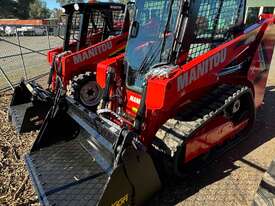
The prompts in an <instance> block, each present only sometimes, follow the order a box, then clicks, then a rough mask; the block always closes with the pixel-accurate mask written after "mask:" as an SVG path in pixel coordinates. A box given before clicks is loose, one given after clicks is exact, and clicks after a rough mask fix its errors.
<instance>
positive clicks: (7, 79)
mask: <svg viewBox="0 0 275 206" xmlns="http://www.w3.org/2000/svg"><path fill="white" fill-rule="evenodd" d="M0 71H1V73H2V75H3V76H4V78H5V79H6V81H7V82H8V83H9V85H10V87H11V89H12V90H13V91H14V86H13V85H12V83H11V81H10V79H9V78H8V76H7V75H6V73H5V72H4V70H3V69H2V67H1V66H0Z"/></svg>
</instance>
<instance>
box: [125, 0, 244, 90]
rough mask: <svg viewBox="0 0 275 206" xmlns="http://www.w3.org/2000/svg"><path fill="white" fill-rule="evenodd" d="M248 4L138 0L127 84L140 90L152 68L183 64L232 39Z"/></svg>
mask: <svg viewBox="0 0 275 206" xmlns="http://www.w3.org/2000/svg"><path fill="white" fill-rule="evenodd" d="M245 5H246V4H245V2H243V1H239V0H224V1H220V0H212V1H209V0H197V1H188V0H185V1H180V0H149V1H147V0H146V1H145V0H137V1H136V4H135V6H136V12H135V14H134V18H133V23H132V27H131V31H130V37H129V40H128V43H127V47H126V53H125V60H126V62H127V63H126V65H127V75H126V76H127V77H126V79H127V81H126V82H127V87H128V88H129V89H130V90H134V91H135V92H138V93H141V91H142V90H143V85H144V83H145V78H146V74H148V72H150V71H151V72H152V70H153V69H154V70H156V68H157V67H161V68H160V69H162V68H164V69H166V68H167V67H168V68H169V67H171V66H172V67H173V65H174V67H175V66H176V65H182V64H184V63H186V62H188V61H190V60H192V59H194V58H196V57H197V56H200V55H201V54H203V53H206V52H207V51H209V50H211V49H213V48H214V47H217V46H218V45H220V44H222V43H224V42H226V41H228V40H230V39H232V38H233V36H232V35H234V32H236V31H239V30H241V28H242V26H243V22H244V11H245ZM164 65H166V67H165V66H164ZM156 71H157V70H156ZM158 72H159V70H158Z"/></svg>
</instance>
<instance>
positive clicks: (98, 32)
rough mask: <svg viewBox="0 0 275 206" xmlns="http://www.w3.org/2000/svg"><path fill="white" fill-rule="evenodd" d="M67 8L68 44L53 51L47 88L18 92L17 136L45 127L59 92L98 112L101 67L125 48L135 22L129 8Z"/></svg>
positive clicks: (14, 109) (28, 86)
mask: <svg viewBox="0 0 275 206" xmlns="http://www.w3.org/2000/svg"><path fill="white" fill-rule="evenodd" d="M63 9H64V12H65V21H64V22H63V23H64V24H65V25H66V27H65V31H64V44H63V47H60V48H55V49H53V50H51V51H49V52H48V62H49V64H50V65H51V68H50V73H49V78H48V90H44V89H43V88H42V87H41V86H40V85H38V84H37V83H35V82H31V83H24V82H22V83H21V84H20V86H18V87H16V88H15V92H14V94H13V98H12V101H11V104H10V109H9V115H10V120H11V121H12V123H13V124H14V125H15V127H16V130H17V132H18V133H24V132H30V131H32V130H38V129H40V127H41V124H42V123H43V120H44V118H45V116H46V114H47V113H48V111H49V108H50V107H51V106H52V105H53V103H54V98H55V94H56V93H58V90H59V89H63V90H64V92H67V94H68V95H69V96H71V97H72V98H74V99H75V100H77V101H79V102H80V103H81V104H83V105H85V106H86V107H87V108H89V109H95V108H96V107H97V105H98V104H99V101H100V98H101V96H102V88H101V87H99V85H98V84H97V83H96V81H95V73H96V65H97V63H98V62H100V61H102V60H104V59H106V58H108V57H111V56H113V55H115V54H118V53H121V52H123V50H124V49H125V45H126V41H127V35H128V30H129V24H130V22H129V13H128V10H127V9H126V6H125V5H124V4H120V3H102V2H98V3H97V2H94V3H78V4H67V5H65V6H63Z"/></svg>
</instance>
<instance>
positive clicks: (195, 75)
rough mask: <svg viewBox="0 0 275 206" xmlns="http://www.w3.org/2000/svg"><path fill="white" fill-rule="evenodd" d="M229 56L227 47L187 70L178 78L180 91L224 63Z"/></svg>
mask: <svg viewBox="0 0 275 206" xmlns="http://www.w3.org/2000/svg"><path fill="white" fill-rule="evenodd" d="M226 57H227V48H225V49H223V50H222V51H220V52H219V53H217V54H215V55H214V56H212V57H210V58H209V59H207V60H205V61H203V62H201V63H200V64H198V65H197V66H195V67H194V68H192V69H191V70H189V71H187V72H185V73H184V74H182V75H180V76H179V77H178V78H177V84H178V92H180V91H181V90H184V89H185V87H187V86H189V85H190V84H192V83H193V82H194V81H196V80H198V79H199V78H201V77H202V76H204V75H205V74H207V73H209V72H211V70H212V69H214V68H216V67H218V66H220V64H222V63H224V62H225V60H226Z"/></svg>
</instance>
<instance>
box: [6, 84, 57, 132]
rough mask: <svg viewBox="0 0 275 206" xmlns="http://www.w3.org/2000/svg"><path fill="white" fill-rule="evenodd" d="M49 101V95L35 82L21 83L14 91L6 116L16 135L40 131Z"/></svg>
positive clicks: (48, 107) (49, 105)
mask: <svg viewBox="0 0 275 206" xmlns="http://www.w3.org/2000/svg"><path fill="white" fill-rule="evenodd" d="M51 99H52V98H51V94H50V93H49V92H48V91H45V90H43V88H42V87H41V86H39V85H38V84H36V83H35V82H32V83H25V82H24V81H22V82H21V83H20V85H19V86H17V87H16V88H15V90H14V93H13V96H12V100H11V104H10V107H9V114H8V115H9V120H10V121H11V122H12V124H13V125H14V126H15V128H16V131H17V133H25V132H30V131H33V130H38V129H40V127H41V125H42V123H43V120H44V119H45V117H46V115H47V113H48V111H49V109H50V107H51V105H52V100H51Z"/></svg>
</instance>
